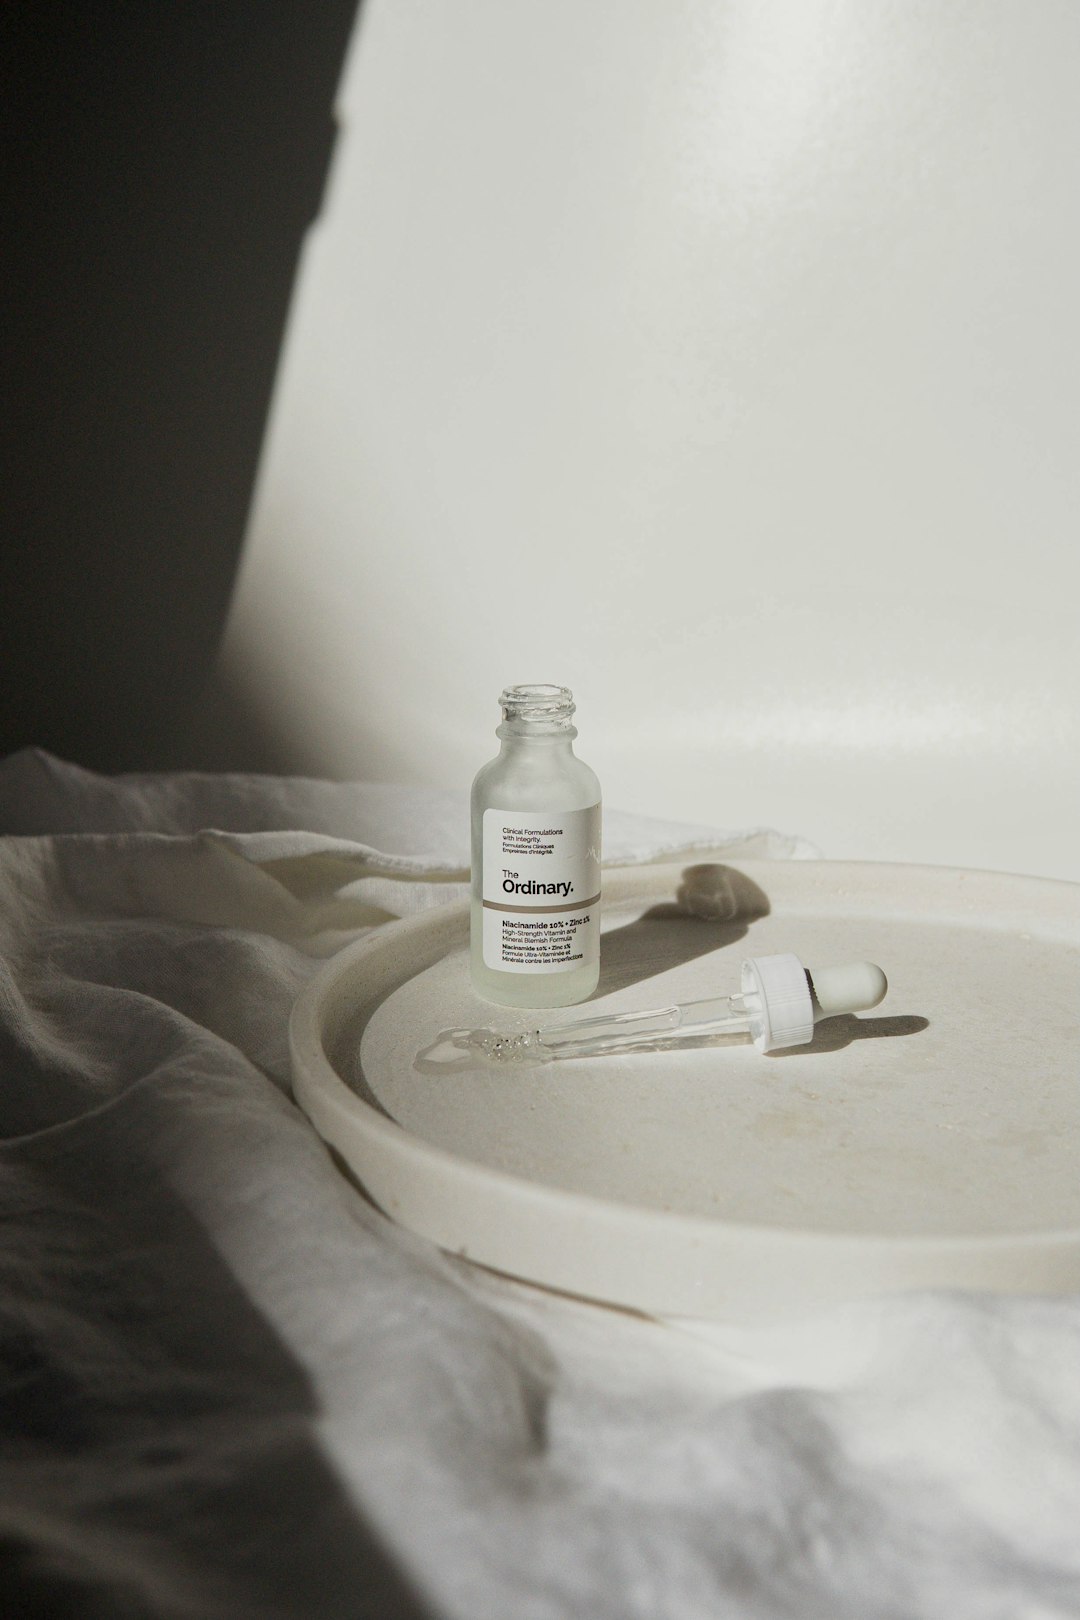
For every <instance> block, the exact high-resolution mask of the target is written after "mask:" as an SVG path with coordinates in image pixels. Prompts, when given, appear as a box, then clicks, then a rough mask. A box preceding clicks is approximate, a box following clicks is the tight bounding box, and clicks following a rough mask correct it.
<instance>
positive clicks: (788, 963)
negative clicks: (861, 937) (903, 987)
mask: <svg viewBox="0 0 1080 1620" xmlns="http://www.w3.org/2000/svg"><path fill="white" fill-rule="evenodd" d="M888 987H889V986H888V981H887V980H886V978H885V975H884V973H882V971H881V969H880V968H879V967H875V965H874V963H873V962H848V963H846V964H845V965H844V966H843V967H832V968H815V969H814V970H813V972H809V971H808V970H807V969H806V968H804V967H803V965H802V963H801V962H800V961H799V958H798V957H797V956H795V955H794V954H793V953H791V952H785V953H784V954H783V955H781V956H754V957H751V958H750V959H749V960H748V961H746V962H744V963H743V965H742V992H743V996H744V998H745V1000H746V1004H747V1010H748V1011H749V1013H750V1034H751V1037H752V1039H753V1041H754V1045H755V1046H756V1047H757V1048H758V1050H759V1051H760V1052H775V1051H777V1050H778V1049H779V1048H781V1047H785V1046H805V1045H806V1044H807V1043H808V1042H809V1041H812V1040H813V1038H814V1025H815V1024H816V1023H817V1021H818V1020H819V1019H821V1018H835V1017H836V1016H837V1014H838V1013H853V1012H865V1011H866V1009H867V1008H868V1007H876V1006H877V1004H878V1002H879V1001H881V1000H882V998H883V997H884V995H885V992H886V990H887V989H888Z"/></svg>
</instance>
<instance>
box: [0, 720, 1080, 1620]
mask: <svg viewBox="0 0 1080 1620" xmlns="http://www.w3.org/2000/svg"><path fill="white" fill-rule="evenodd" d="M0 832H2V833H3V834H4V835H5V836H4V837H3V838H2V839H0V1136H2V1138H3V1140H2V1142H0V1207H2V1213H3V1221H2V1224H0V1439H2V1452H0V1543H2V1549H0V1550H2V1552H3V1560H2V1563H0V1613H4V1614H11V1615H13V1616H18V1615H24V1614H25V1615H39V1614H40V1615H71V1616H79V1617H80V1620H82V1617H87V1616H89V1617H91V1620H93V1617H98V1616H101V1617H104V1616H113V1615H118V1616H119V1615H122V1616H125V1617H127V1616H143V1615H147V1616H159V1615H160V1616H168V1617H173V1616H175V1617H184V1620H186V1617H191V1620H194V1617H196V1616H197V1617H200V1620H204V1617H211V1620H214V1617H218V1616H220V1617H222V1620H225V1617H228V1620H233V1617H235V1616H248V1615H250V1616H252V1617H255V1616H259V1617H260V1620H275V1617H282V1620H284V1617H286V1616H287V1617H290V1620H291V1617H294V1616H295V1617H300V1616H303V1617H305V1620H318V1617H321V1616H328V1617H337V1616H363V1615H398V1614H400V1615H403V1616H412V1615H432V1616H439V1617H443V1616H445V1617H452V1620H458V1617H460V1620H484V1617H491V1620H495V1617H498V1620H506V1617H510V1616H513V1617H514V1620H578V1617H585V1616H588V1617H590V1620H664V1617H672V1620H683V1617H685V1620H715V1617H718V1616H725V1615H731V1616H735V1615H737V1616H740V1617H742V1616H746V1617H752V1620H757V1617H760V1620H766V1617H768V1620H773V1617H780V1616H784V1617H788V1616H790V1617H796V1616H797V1617H799V1620H807V1617H816V1616H820V1617H822V1620H843V1617H847V1616H851V1617H852V1620H855V1617H858V1620H877V1617H880V1620H897V1617H905V1620H906V1617H912V1620H914V1617H924V1616H925V1617H927V1620H930V1617H933V1620H941V1617H944V1616H948V1617H949V1620H963V1617H968V1616H970V1617H979V1620H991V1617H993V1620H999V1617H1000V1620H1005V1617H1017V1616H1023V1617H1026V1620H1037V1617H1038V1620H1051V1617H1058V1616H1066V1615H1069V1616H1080V1534H1078V1527H1080V1301H1078V1300H1076V1299H1072V1298H1066V1299H1039V1298H1034V1297H1033V1298H1014V1299H1008V1300H1002V1299H989V1298H980V1297H974V1296H963V1295H959V1294H957V1295H938V1296H930V1295H920V1296H911V1297H908V1298H902V1299H901V1298H893V1299H891V1300H887V1301H883V1302H869V1303H863V1304H860V1305H858V1306H848V1307H845V1308H843V1309H837V1310H833V1311H830V1312H828V1313H826V1314H823V1315H822V1316H820V1317H818V1318H816V1319H814V1320H812V1321H807V1322H803V1323H800V1324H788V1325H785V1326H782V1327H764V1326H756V1327H755V1326H749V1325H748V1326H743V1327H738V1328H737V1327H734V1326H732V1327H718V1326H707V1325H704V1324H693V1323H661V1322H654V1321H649V1320H647V1319H644V1318H641V1317H639V1316H635V1315H633V1314H632V1313H628V1312H619V1311H613V1310H607V1309H604V1308H603V1307H600V1306H593V1305H590V1304H588V1303H585V1302H577V1301H572V1300H566V1299H560V1298H556V1297H554V1296H551V1295H548V1294H545V1293H543V1292H542V1291H540V1290H534V1289H530V1288H528V1287H526V1286H524V1285H519V1284H515V1283H513V1282H510V1281H508V1280H506V1279H501V1278H498V1277H495V1276H492V1275H490V1274H487V1273H484V1272H482V1271H480V1270H478V1269H475V1268H473V1267H470V1266H468V1265H467V1264H465V1263H464V1262H458V1261H455V1260H452V1259H450V1258H448V1257H444V1256H441V1255H439V1254H438V1253H437V1252H436V1251H435V1250H433V1249H432V1248H430V1247H429V1246H428V1245H426V1244H424V1243H422V1242H420V1241H419V1240H417V1239H414V1238H412V1237H411V1236H409V1235H408V1234H406V1233H403V1232H401V1231H400V1230H399V1229H397V1228H395V1227H393V1226H392V1225H391V1224H390V1223H388V1222H387V1221H386V1220H385V1219H384V1218H383V1217H382V1216H381V1215H380V1214H379V1213H378V1212H377V1211H375V1210H374V1209H373V1208H372V1207H371V1206H370V1205H369V1204H368V1203H367V1202H366V1201H365V1199H364V1198H363V1197H362V1195H361V1194H360V1193H359V1192H358V1191H357V1190H356V1189H355V1188H354V1187H353V1186H352V1184H351V1183H350V1182H349V1181H348V1180H347V1179H346V1178H345V1177H344V1176H343V1175H342V1174H341V1173H340V1171H339V1169H338V1168H337V1167H336V1165H335V1164H334V1162H333V1160H332V1158H331V1156H330V1154H329V1153H328V1152H327V1150H326V1149H325V1147H324V1146H323V1144H322V1143H321V1142H320V1140H319V1139H318V1137H317V1136H316V1134H315V1133H314V1132H313V1130H312V1129H311V1127H310V1126H309V1124H308V1123H307V1121H306V1120H305V1119H304V1117H303V1116H302V1115H301V1114H300V1112H299V1111H298V1110H297V1109H296V1107H295V1106H294V1104H293V1103H292V1101H291V1100H290V1096H289V1077H288V1067H287V1050H286V1025H287V1019H288V1013H289V1009H290V1007H291V1004H292V1002H293V1000H294V998H295V996H296V994H297V992H298V991H299V989H300V988H301V987H302V986H303V984H304V983H306V982H307V980H308V978H309V977H310V975H311V974H312V973H313V972H314V971H315V970H316V969H317V967H318V966H319V964H320V963H321V961H322V960H324V959H325V958H326V957H327V956H328V955H329V954H330V953H332V952H333V951H334V950H335V949H337V948H338V947H339V946H340V945H341V944H344V943H346V942H347V941H349V940H351V939H353V938H354V937H356V934H357V933H358V931H360V930H362V929H365V928H371V927H378V926H380V925H382V924H383V923H385V922H386V921H387V920H388V919H390V918H392V917H396V916H402V915H405V914H407V913H409V912H411V911H415V910H417V909H419V908H421V907H423V906H428V905H433V904H438V903H440V902H444V901H446V900H449V899H453V898H457V897H458V896H460V895H461V894H463V893H464V888H463V884H464V881H465V875H466V872H465V868H466V863H467V849H466V832H467V829H466V826H465V806H464V805H463V804H462V803H461V802H459V800H458V798H457V797H456V796H455V795H451V794H439V793H431V792H424V791H421V790H417V789H405V788H392V787H383V786H372V785H353V786H342V785H338V784H330V783H319V782H300V781H282V780H271V779H259V778H252V777H197V776H170V777H125V778H116V779H112V780H109V779H105V778H102V777H98V776H95V775H93V774H91V773H88V772H85V771H81V770H79V769H76V768H75V767H73V766H70V765H66V764H63V763H61V762H59V761H56V760H54V759H51V758H49V757H48V756H46V755H42V754H40V753H37V752H27V753H23V754H19V755H15V756H13V757H12V758H11V759H9V760H8V761H6V762H4V763H2V764H0ZM605 844H606V852H607V857H608V859H609V860H612V859H613V860H616V861H630V860H645V859H649V858H658V857H659V858H676V857H677V856H678V855H679V854H680V853H685V854H687V855H693V856H700V855H701V854H702V853H703V852H705V851H709V852H713V851H715V852H721V851H722V852H725V853H727V854H729V855H730V854H738V853H742V854H750V853H753V854H758V855H766V856H769V855H771V856H776V857H778V858H779V857H788V856H798V855H801V854H807V853H811V851H810V850H809V848H808V846H806V845H805V844H803V843H802V842H801V841H800V840H798V839H792V838H785V837H783V836H781V835H779V834H773V833H769V832H767V831H765V832H758V833H754V834H750V835H730V834H728V835H725V834H723V833H721V832H719V831H717V830H716V829H709V828H686V827H683V828H680V827H676V826H671V825H668V824H665V823H658V822H649V821H645V820H643V819H642V818H636V817H632V816H620V815H617V814H613V813H611V812H608V813H607V814H606V816H605Z"/></svg>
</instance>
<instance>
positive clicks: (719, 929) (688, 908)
mask: <svg viewBox="0 0 1080 1620" xmlns="http://www.w3.org/2000/svg"><path fill="white" fill-rule="evenodd" d="M672 881H673V883H674V882H675V872H674V870H673V871H672ZM769 909H770V908H769V898H768V896H767V895H766V894H765V892H764V890H762V889H761V888H760V887H759V886H758V884H756V883H754V882H753V881H752V880H751V879H750V878H748V877H747V876H746V875H745V873H743V872H738V871H736V870H735V868H734V867H731V866H723V865H720V864H718V863H715V862H709V863H707V864H703V865H700V866H688V867H684V868H683V870H682V871H681V872H680V873H679V875H678V881H677V885H676V889H675V894H674V897H673V898H672V899H671V900H670V901H665V902H664V903H663V904H661V905H657V906H650V907H649V909H648V911H646V912H644V913H643V914H642V916H640V917H639V918H637V920H636V921H635V922H632V923H627V924H625V926H623V927H622V928H613V929H611V930H609V931H608V932H607V933H605V934H604V937H603V945H602V948H601V952H600V982H599V984H598V985H597V987H596V991H595V993H594V996H593V997H591V998H590V999H591V1000H594V999H596V998H597V997H599V996H605V995H608V994H609V992H611V991H612V990H622V989H624V988H625V987H626V986H627V985H630V984H639V983H640V982H641V981H642V980H643V979H651V978H654V977H655V976H656V975H657V974H658V973H665V972H667V970H668V969H669V968H673V967H678V966H679V965H680V964H681V963H683V962H692V961H694V960H695V959H696V958H697V957H699V956H707V955H708V954H709V952H710V951H718V950H720V949H721V948H722V947H723V946H725V945H732V944H734V942H735V941H736V940H738V939H742V938H743V937H744V936H745V935H746V933H747V932H748V931H749V928H750V924H751V923H752V922H753V921H754V920H755V919H756V918H758V917H767V916H768V914H769ZM731 988H737V987H731ZM716 993H717V995H722V994H724V993H725V991H724V988H723V987H722V986H718V987H717V991H716Z"/></svg>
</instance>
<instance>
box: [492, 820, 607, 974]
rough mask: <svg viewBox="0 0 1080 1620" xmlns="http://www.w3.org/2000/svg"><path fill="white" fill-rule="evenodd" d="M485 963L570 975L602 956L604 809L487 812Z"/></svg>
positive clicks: (507, 970) (510, 970)
mask: <svg viewBox="0 0 1080 1620" xmlns="http://www.w3.org/2000/svg"><path fill="white" fill-rule="evenodd" d="M483 900H484V961H485V963H486V965H487V966H488V967H489V968H497V969H498V970H499V971H500V972H501V973H566V972H567V971H569V970H570V969H572V968H580V967H585V966H586V965H587V964H589V963H593V962H596V961H597V960H598V958H599V955H600V806H599V805H598V804H594V805H591V806H590V807H589V809H588V810H536V811H532V810H485V811H484V879H483Z"/></svg>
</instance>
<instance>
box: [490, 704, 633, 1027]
mask: <svg viewBox="0 0 1080 1620" xmlns="http://www.w3.org/2000/svg"><path fill="white" fill-rule="evenodd" d="M499 702H500V704H501V706H502V712H503V718H502V724H501V725H500V726H499V727H498V728H497V730H496V733H495V734H496V736H497V737H498V738H499V739H500V741H501V743H502V747H501V749H500V751H499V753H498V755H497V756H496V757H495V758H494V759H493V760H491V761H490V762H489V763H488V764H487V765H485V766H484V767H483V769H482V770H481V771H480V772H479V774H478V776H477V778H476V781H475V782H474V783H473V790H472V930H471V951H472V977H473V984H474V985H475V987H476V989H477V991H478V992H479V994H480V995H481V996H483V997H484V999H485V1001H494V1002H497V1003H499V1004H500V1005H502V1006H504V1007H569V1006H572V1005H573V1004H574V1003H575V1002H578V1001H584V1000H585V998H586V996H591V995H592V993H593V991H594V990H595V989H596V984H597V980H598V979H599V977H600V818H601V812H600V783H599V782H598V781H597V779H596V776H595V774H594V773H593V772H592V771H591V770H590V769H589V767H588V766H587V765H586V764H584V763H583V761H581V760H580V759H578V758H577V756H576V755H575V753H574V748H573V743H574V738H575V737H576V736H577V731H576V729H575V727H574V725H573V723H572V721H573V714H574V699H573V694H572V693H571V692H570V691H569V690H568V688H567V687H565V686H508V687H507V689H506V691H505V692H504V693H503V694H502V696H501V697H500V699H499Z"/></svg>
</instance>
